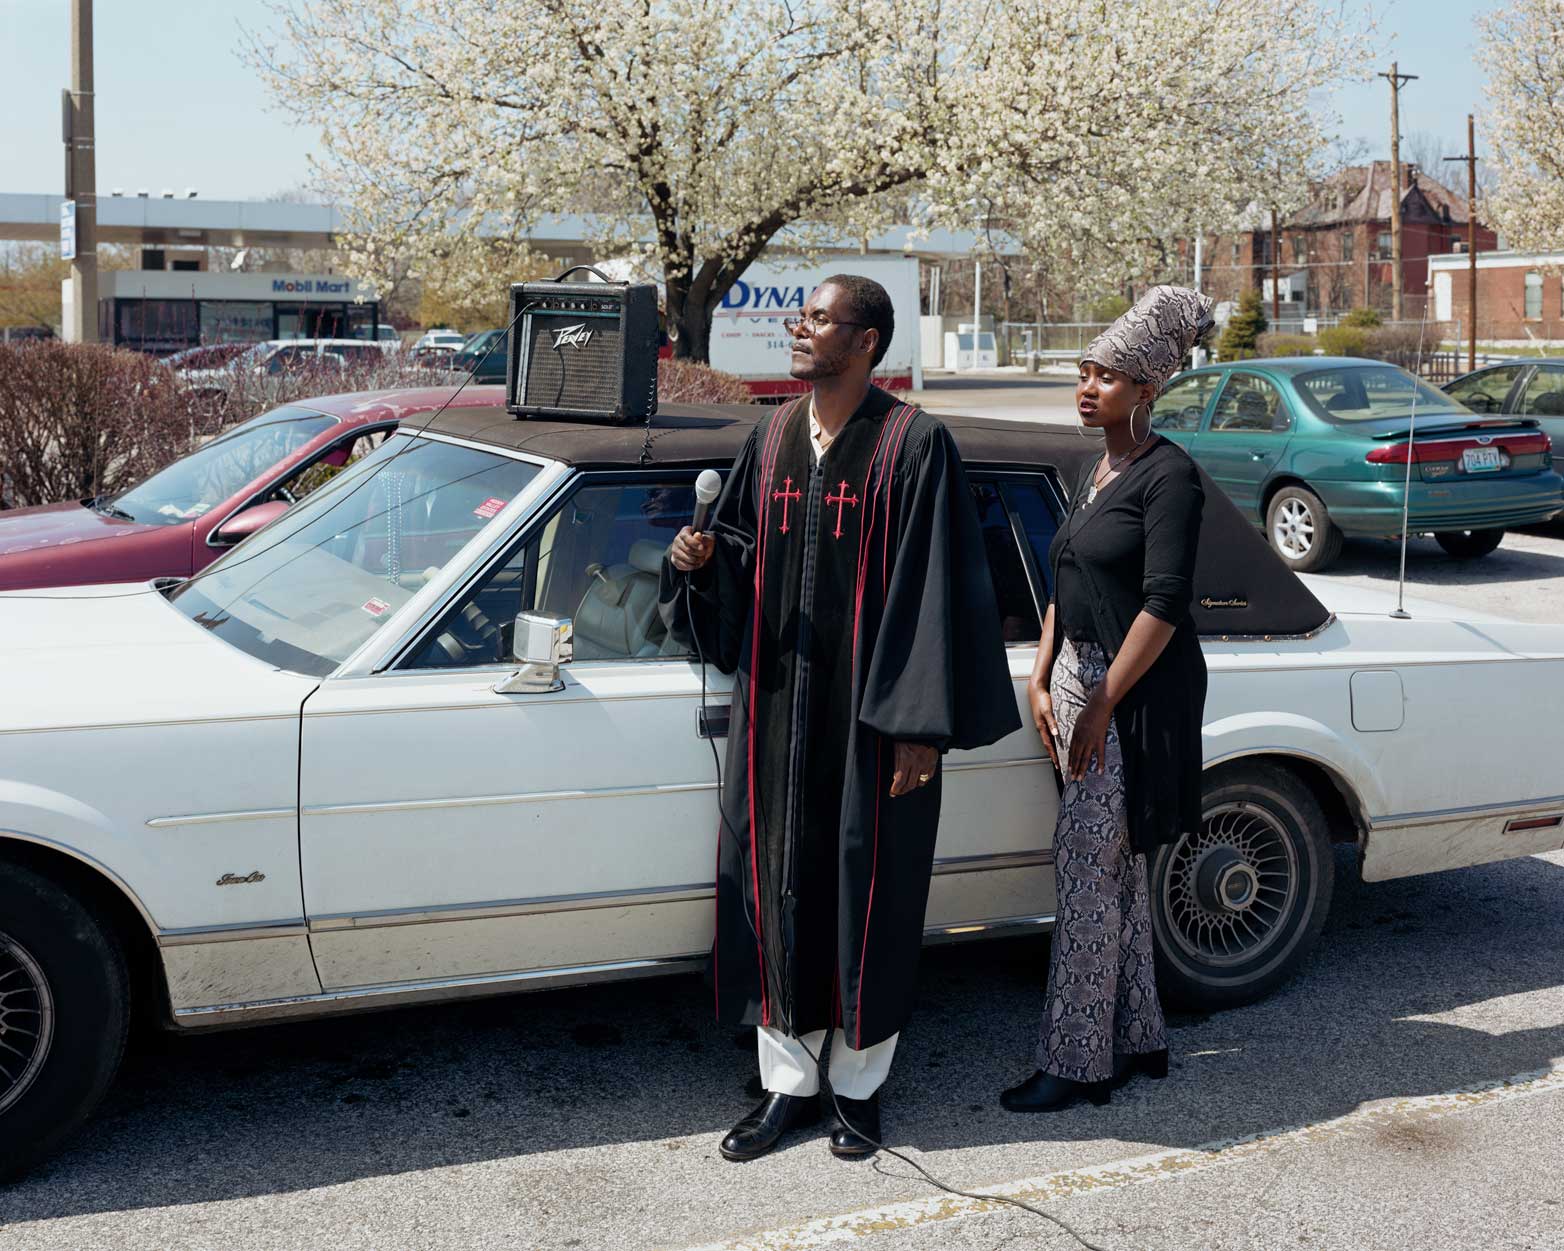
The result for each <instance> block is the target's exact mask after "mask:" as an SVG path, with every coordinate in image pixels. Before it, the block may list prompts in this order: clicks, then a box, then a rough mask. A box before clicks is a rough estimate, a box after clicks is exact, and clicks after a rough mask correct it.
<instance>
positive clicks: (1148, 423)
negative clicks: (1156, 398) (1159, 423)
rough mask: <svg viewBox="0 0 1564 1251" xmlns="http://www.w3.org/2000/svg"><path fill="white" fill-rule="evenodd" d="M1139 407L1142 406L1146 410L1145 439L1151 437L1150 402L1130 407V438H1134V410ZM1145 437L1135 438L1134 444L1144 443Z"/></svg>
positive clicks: (1137, 445)
mask: <svg viewBox="0 0 1564 1251" xmlns="http://www.w3.org/2000/svg"><path fill="white" fill-rule="evenodd" d="M1139 408H1144V409H1145V410H1146V439H1149V438H1151V405H1150V404H1137V405H1135V408H1132V409H1130V438H1132V439H1135V410H1136V409H1139ZM1146 439H1135V446H1136V447H1139V446H1140V445H1141V444H1142V443H1144V442H1145V441H1146Z"/></svg>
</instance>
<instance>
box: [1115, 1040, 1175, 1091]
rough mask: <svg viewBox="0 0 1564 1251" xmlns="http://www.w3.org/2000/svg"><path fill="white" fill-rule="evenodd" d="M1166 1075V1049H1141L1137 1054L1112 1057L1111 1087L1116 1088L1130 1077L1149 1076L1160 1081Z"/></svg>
mask: <svg viewBox="0 0 1564 1251" xmlns="http://www.w3.org/2000/svg"><path fill="white" fill-rule="evenodd" d="M1167 1075H1168V1049H1167V1048H1166V1047H1164V1048H1163V1049H1162V1050H1161V1051H1142V1052H1141V1053H1140V1054H1139V1055H1133V1056H1122V1055H1119V1054H1117V1053H1115V1054H1114V1057H1113V1089H1115V1090H1117V1089H1118V1088H1119V1087H1120V1086H1123V1085H1124V1084H1125V1083H1126V1082H1128V1081H1129V1080H1130V1079H1131V1078H1132V1077H1136V1076H1142V1077H1149V1078H1151V1079H1152V1080H1153V1081H1161V1080H1162V1079H1163V1078H1164V1077H1166V1076H1167Z"/></svg>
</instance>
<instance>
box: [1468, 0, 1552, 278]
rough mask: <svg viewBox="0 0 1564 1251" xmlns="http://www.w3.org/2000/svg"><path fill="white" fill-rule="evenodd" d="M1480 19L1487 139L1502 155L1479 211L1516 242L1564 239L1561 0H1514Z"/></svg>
mask: <svg viewBox="0 0 1564 1251" xmlns="http://www.w3.org/2000/svg"><path fill="white" fill-rule="evenodd" d="M1479 24H1480V26H1481V28H1482V33H1483V39H1482V45H1481V48H1480V49H1479V52H1478V59H1479V63H1480V64H1481V65H1482V67H1483V71H1484V77H1485V78H1486V80H1487V84H1488V87H1487V89H1488V106H1489V107H1488V112H1487V115H1486V117H1485V118H1484V121H1485V122H1486V130H1487V131H1488V135H1487V138H1488V141H1489V147H1490V148H1491V149H1492V150H1493V151H1497V152H1502V153H1504V157H1505V159H1504V161H1503V162H1502V163H1501V164H1500V165H1499V167H1498V170H1497V175H1496V178H1495V184H1494V187H1493V190H1492V191H1491V192H1490V193H1489V195H1488V196H1487V198H1486V202H1485V203H1483V204H1482V205H1481V206H1480V211H1481V212H1482V215H1483V218H1484V219H1485V220H1486V221H1487V223H1488V224H1489V225H1491V226H1493V227H1494V228H1496V229H1497V230H1498V231H1499V233H1500V234H1502V235H1504V237H1505V238H1506V239H1507V240H1508V241H1509V244H1510V246H1512V247H1515V248H1519V249H1521V250H1523V251H1531V250H1550V249H1554V248H1558V247H1561V246H1564V0H1511V3H1510V4H1509V5H1508V6H1507V7H1505V8H1503V9H1500V10H1498V11H1497V12H1495V13H1493V14H1490V15H1488V16H1487V17H1484V18H1480V19H1479ZM1489 172H1490V174H1492V173H1493V171H1492V170H1490V171H1489Z"/></svg>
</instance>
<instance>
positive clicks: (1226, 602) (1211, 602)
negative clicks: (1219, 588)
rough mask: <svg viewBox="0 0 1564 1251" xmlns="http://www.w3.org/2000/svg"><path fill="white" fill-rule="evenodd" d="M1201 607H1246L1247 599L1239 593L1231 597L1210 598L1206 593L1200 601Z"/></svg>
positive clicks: (1247, 605)
mask: <svg viewBox="0 0 1564 1251" xmlns="http://www.w3.org/2000/svg"><path fill="white" fill-rule="evenodd" d="M1200 606H1201V607H1202V608H1248V607H1249V601H1248V600H1246V599H1244V598H1243V596H1241V595H1235V596H1233V598H1232V599H1212V598H1211V597H1210V596H1209V595H1207V596H1206V597H1205V598H1204V599H1203V600H1201V601H1200Z"/></svg>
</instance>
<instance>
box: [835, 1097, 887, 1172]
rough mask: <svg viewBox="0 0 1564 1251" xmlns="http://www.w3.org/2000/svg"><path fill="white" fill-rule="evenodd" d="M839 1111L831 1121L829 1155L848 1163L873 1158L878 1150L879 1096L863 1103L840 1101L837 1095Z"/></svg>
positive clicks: (862, 1100)
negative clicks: (859, 1158) (868, 1157)
mask: <svg viewBox="0 0 1564 1251" xmlns="http://www.w3.org/2000/svg"><path fill="white" fill-rule="evenodd" d="M836 1102H837V1104H838V1105H840V1107H841V1111H840V1112H839V1113H837V1115H836V1116H835V1117H834V1118H833V1125H832V1129H831V1154H832V1155H834V1156H837V1157H839V1158H840V1159H844V1160H850V1159H853V1158H855V1157H857V1156H863V1155H873V1154H874V1153H875V1152H876V1151H878V1150H879V1149H880V1147H879V1143H880V1092H879V1091H875V1092H874V1094H872V1095H870V1096H869V1097H868V1098H867V1099H844V1098H842V1096H841V1095H837V1097H836Z"/></svg>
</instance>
